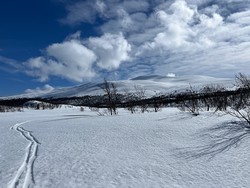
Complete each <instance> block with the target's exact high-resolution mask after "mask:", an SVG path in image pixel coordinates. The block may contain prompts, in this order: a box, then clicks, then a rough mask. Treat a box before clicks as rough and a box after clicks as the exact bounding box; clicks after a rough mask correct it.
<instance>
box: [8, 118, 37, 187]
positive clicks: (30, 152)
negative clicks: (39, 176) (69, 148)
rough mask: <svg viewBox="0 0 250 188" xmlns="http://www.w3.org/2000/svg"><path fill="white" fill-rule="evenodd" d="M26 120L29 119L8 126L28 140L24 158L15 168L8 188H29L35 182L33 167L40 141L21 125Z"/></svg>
mask: <svg viewBox="0 0 250 188" xmlns="http://www.w3.org/2000/svg"><path fill="white" fill-rule="evenodd" d="M28 122H29V121H25V122H21V123H17V124H15V125H14V126H12V127H11V128H10V129H11V130H15V131H17V132H19V133H20V134H21V135H22V137H23V138H24V139H25V140H27V141H28V142H29V144H28V146H27V147H26V150H25V157H24V160H23V162H22V164H21V166H20V167H19V169H18V170H17V172H16V174H15V176H14V177H13V179H12V180H11V181H10V183H9V185H8V188H17V187H22V188H30V187H32V186H33V185H34V184H35V180H34V172H33V168H34V162H35V160H36V158H37V153H38V146H39V144H40V143H39V142H38V140H37V139H36V138H35V137H34V135H33V134H32V132H31V131H28V130H26V129H24V128H23V127H21V125H24V124H26V123H28Z"/></svg>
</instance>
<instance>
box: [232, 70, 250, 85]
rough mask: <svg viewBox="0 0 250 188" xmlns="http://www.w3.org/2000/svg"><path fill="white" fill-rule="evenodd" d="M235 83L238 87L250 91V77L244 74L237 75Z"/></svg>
mask: <svg viewBox="0 0 250 188" xmlns="http://www.w3.org/2000/svg"><path fill="white" fill-rule="evenodd" d="M235 82H236V86H238V87H240V88H245V89H250V77H249V76H247V75H245V74H243V73H238V74H236V75H235Z"/></svg>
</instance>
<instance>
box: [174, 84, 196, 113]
mask: <svg viewBox="0 0 250 188" xmlns="http://www.w3.org/2000/svg"><path fill="white" fill-rule="evenodd" d="M195 94H196V92H195V91H194V90H193V88H192V86H191V85H190V88H189V89H187V90H186V92H185V93H184V94H183V96H182V99H181V100H180V101H179V105H178V108H179V110H181V111H187V112H189V113H191V114H192V115H194V116H197V115H199V114H200V103H199V100H198V99H196V98H195V97H194V96H195ZM186 97H188V99H187V98H186Z"/></svg>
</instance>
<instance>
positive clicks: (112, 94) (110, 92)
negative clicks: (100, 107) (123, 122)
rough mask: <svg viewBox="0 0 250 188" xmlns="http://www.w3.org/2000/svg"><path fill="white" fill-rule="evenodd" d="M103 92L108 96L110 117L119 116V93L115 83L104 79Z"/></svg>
mask: <svg viewBox="0 0 250 188" xmlns="http://www.w3.org/2000/svg"><path fill="white" fill-rule="evenodd" d="M103 91H104V93H105V95H106V96H107V108H108V111H109V112H110V115H117V114H118V111H117V103H118V93H117V87H116V85H115V84H114V83H113V82H108V81H107V80H106V79H104V83H103Z"/></svg>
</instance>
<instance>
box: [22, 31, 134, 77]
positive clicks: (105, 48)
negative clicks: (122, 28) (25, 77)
mask: <svg viewBox="0 0 250 188" xmlns="http://www.w3.org/2000/svg"><path fill="white" fill-rule="evenodd" d="M129 51H130V45H129V43H128V42H127V40H126V39H125V38H124V36H123V35H122V34H121V33H120V34H108V33H107V34H104V35H102V36H101V37H93V38H89V40H81V39H80V33H79V32H77V33H75V34H73V35H70V36H69V37H67V39H66V40H65V41H63V42H62V43H55V44H52V45H50V46H48V47H47V48H46V49H45V55H44V56H40V57H35V58H30V59H29V60H27V61H26V62H25V63H24V65H25V67H27V70H26V73H27V74H29V75H31V76H34V77H38V78H39V80H40V81H42V82H44V81H47V80H48V79H49V77H50V76H59V77H61V78H64V79H68V80H72V81H77V82H82V81H83V80H85V79H88V78H92V77H94V76H96V72H95V71H96V70H95V67H97V66H98V67H99V70H101V69H105V70H114V69H117V68H119V66H120V64H121V63H122V62H124V61H128V60H129Z"/></svg>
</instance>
